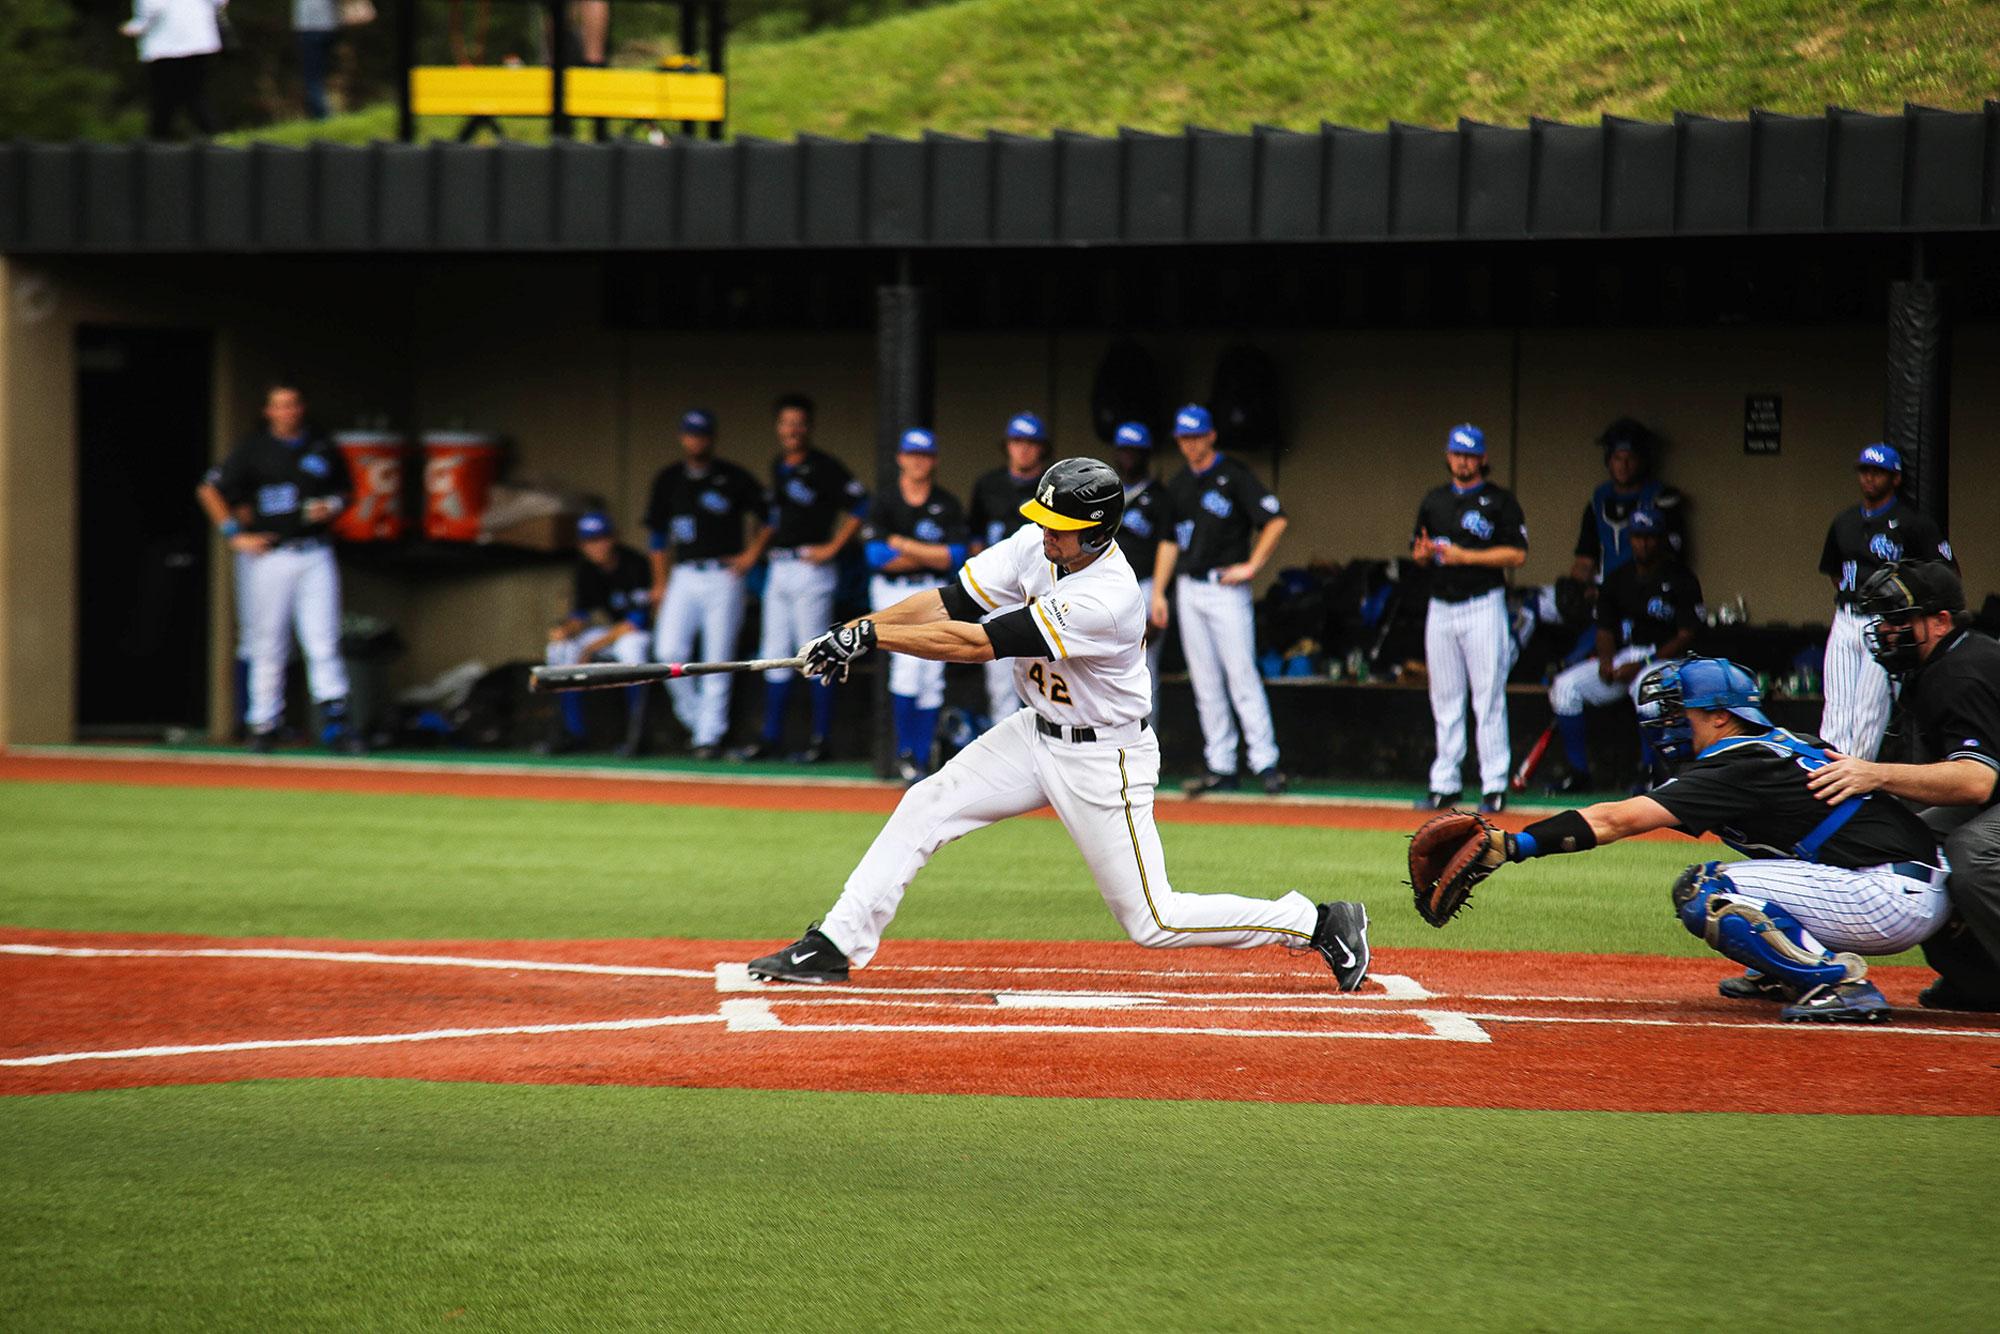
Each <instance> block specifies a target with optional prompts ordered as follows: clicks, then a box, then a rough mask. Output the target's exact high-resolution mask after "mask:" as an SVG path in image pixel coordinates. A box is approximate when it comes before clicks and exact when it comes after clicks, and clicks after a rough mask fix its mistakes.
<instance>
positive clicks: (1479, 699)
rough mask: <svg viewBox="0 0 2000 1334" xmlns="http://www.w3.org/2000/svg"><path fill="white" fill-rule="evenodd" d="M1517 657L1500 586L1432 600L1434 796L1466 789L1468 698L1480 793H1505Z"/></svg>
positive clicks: (1428, 651) (1427, 642)
mask: <svg viewBox="0 0 2000 1334" xmlns="http://www.w3.org/2000/svg"><path fill="white" fill-rule="evenodd" d="M1513 654H1514V639H1513V636H1512V635H1511V634H1509V633H1508V625H1507V594H1506V592H1505V590H1503V589H1498V588H1496V589H1493V590H1492V591H1490V592H1487V593H1482V594H1480V595H1479V596H1478V597H1476V598H1467V599H1466V600H1465V601H1463V602H1446V601H1444V600H1443V599H1441V598H1432V599H1431V605H1430V610H1429V614H1428V615H1426V616H1425V618H1424V661H1425V663H1426V665H1427V666H1428V668H1429V672H1430V690H1431V719H1432V722H1433V723H1434V724H1435V726H1436V728H1437V758H1435V759H1433V760H1432V761H1431V775H1430V782H1431V791H1433V792H1457V791H1458V790H1459V789H1460V788H1461V787H1462V786H1463V785H1464V780H1463V778H1462V777H1461V776H1460V773H1459V771H1460V769H1462V768H1463V767H1464V765H1465V703H1466V696H1467V694H1468V693H1470V695H1471V697H1472V714H1473V717H1474V718H1475V719H1477V721H1478V729H1477V730H1478V735H1479V790H1480V791H1481V792H1505V791H1506V790H1507V778H1508V770H1509V768H1510V766H1511V764H1512V761H1513V756H1512V753H1511V751H1510V749H1509V747H1508V744H1507V666H1508V664H1509V663H1510V662H1511V661H1512V660H1513ZM1593 670H1594V669H1593Z"/></svg>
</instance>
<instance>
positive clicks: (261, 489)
mask: <svg viewBox="0 0 2000 1334" xmlns="http://www.w3.org/2000/svg"><path fill="white" fill-rule="evenodd" d="M207 480H208V481H209V482H210V483H211V484H213V485H214V487H215V489H216V490H217V491H219V492H221V493H222V498H223V499H224V500H225V501H227V502H229V505H230V507H231V508H232V509H233V508H235V507H236V506H238V505H248V506H250V509H251V518H250V522H249V523H247V524H245V525H243V530H244V531H245V532H250V533H269V534H270V535H271V536H272V537H274V538H276V539H277V540H278V541H280V542H293V541H298V540H300V539H302V538H313V537H322V536H324V535H325V533H326V529H327V524H328V523H331V522H332V520H331V519H328V520H326V521H325V522H321V523H307V522H306V517H305V512H306V505H307V504H308V503H309V502H311V501H315V500H329V499H334V498H336V497H337V498H338V499H339V500H340V501H341V502H342V503H345V502H346V501H347V500H348V499H350V498H351V497H352V495H353V493H354V485H353V482H352V480H351V479H350V478H349V476H348V472H347V460H346V459H345V458H342V457H341V453H340V451H339V450H338V449H336V448H335V447H334V445H333V442H332V441H331V440H328V439H327V438H326V437H325V436H324V435H321V434H320V433H319V432H317V431H310V430H309V431H307V432H306V433H305V434H304V435H301V436H299V437H297V438H296V439H295V440H293V441H290V442H287V441H283V440H279V439H277V438H276V437H274V436H273V435H272V434H271V433H270V432H269V431H258V432H256V433H255V434H253V435H249V436H245V437H244V439H243V442H242V443H241V444H239V445H237V446H236V448H235V449H233V450H231V451H230V454H229V457H228V458H226V459H224V460H223V461H222V463H221V465H220V466H219V467H216V468H212V469H210V470H209V473H208V478H207Z"/></svg>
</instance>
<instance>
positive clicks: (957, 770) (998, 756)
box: [819, 709, 1317, 965]
mask: <svg viewBox="0 0 2000 1334" xmlns="http://www.w3.org/2000/svg"><path fill="white" fill-rule="evenodd" d="M1035 717H1036V715H1035V714H1034V712H1033V711H1032V710H1029V709H1021V710H1018V711H1016V712H1015V713H1014V714H1013V715H1012V716H1011V717H1009V718H1007V719H1006V720H1005V721H1003V722H1001V723H999V724H998V725H997V726H995V727H994V728H993V729H992V730H991V731H989V732H987V733H986V734H985V735H984V736H981V737H980V738H979V739H978V740H976V741H974V742H973V743H972V744H971V745H969V746H967V747H966V748H965V749H964V750H962V751H960V752H959V753H958V754H957V755H955V756H953V757H952V759H951V761H950V762H949V763H947V764H946V765H945V766H944V768H942V769H940V770H938V772H936V773H934V774H932V775H931V776H930V777H929V778H926V779H925V780H924V781H922V782H921V783H918V784H917V785H916V786H914V787H912V788H911V789H910V790H909V791H908V792H906V793H904V794H903V799H902V801H900V802H898V803H897V805H896V811H895V814H893V815H891V816H890V817H889V823H888V824H886V825H884V826H883V827H882V832H881V833H879V834H877V835H876V836H875V841H874V843H872V844H870V845H869V848H868V851H867V853H866V854H865V855H864V856H863V857H862V858H861V864H860V865H859V866H857V867H855V868H854V873H853V874H852V875H850V876H849V877H848V878H847V886H846V888H845V889H843V890H842V891H841V894H840V899H839V901H838V902H837V903H835V904H834V905H833V910H832V911H831V912H829V913H828V914H827V915H826V920H825V921H824V922H822V923H821V924H820V928H819V929H820V931H821V932H822V933H823V934H824V935H825V936H826V937H827V939H829V940H831V941H832V942H833V943H834V944H835V945H837V946H839V947H840V950H841V952H842V953H843V954H845V955H846V956H847V957H848V959H849V960H850V961H852V962H853V963H854V964H856V965H861V964H865V963H867V962H868V961H869V960H870V959H872V958H874V957H875V951H876V949H877V947H878V946H880V945H881V943H882V933H883V931H884V930H885V929H887V927H888V925H889V922H890V921H891V920H892V919H893V918H894V917H895V915H896V909H897V908H898V907H899V906H900V905H901V904H902V901H903V893H904V891H905V890H907V889H908V888H909V886H910V882H911V881H912V880H914V879H915V878H916V875H917V872H918V871H920V870H922V869H923V868H924V865H925V863H927V862H928V861H929V860H930V859H931V857H932V856H933V855H935V854H936V852H937V850H938V849H939V848H941V847H943V846H944V845H945V844H947V843H949V842H951V841H952V840H953V839H956V838H962V837H964V836H965V835H967V834H969V833H971V832H972V831H973V830H975V829H983V828H985V827H986V826H987V825H990V824H993V823H995V822H997V821H1000V820H1004V819H1006V818H1007V817H1008V816H1010V815H1023V814H1026V813H1027V812H1029V811H1033V810H1039V809H1040V808H1041V807H1043V806H1049V807H1052V808H1054V810H1055V814H1056V818H1057V819H1059V820H1061V821H1062V823H1063V828H1064V829H1066V830H1068V831H1069V836H1070V838H1071V839H1072V840H1074V841H1075V843H1076V847H1077V851H1079V852H1081V853H1082V854H1083V860H1084V862H1085V864H1087V865H1088V866H1089V867H1090V873H1091V875H1092V876H1093V877H1094V878H1095V879H1096V881H1097V891H1098V893H1100V894H1102V895H1103V896H1104V902H1105V906H1107V907H1108V908H1110V909H1111V915H1112V916H1113V917H1115V918H1117V919H1118V924H1119V925H1120V926H1122V927H1123V928H1124V929H1125V934H1126V935H1128V936H1130V937H1131V938H1132V940H1133V941H1134V942H1135V943H1137V944H1140V945H1144V946H1146V947H1148V948H1149V949H1173V948H1179V947H1181V946H1187V945H1212V946H1219V947H1222V948H1225V949H1248V948H1251V947H1253V946H1257V945H1278V944H1284V945H1292V946H1296V947H1303V946H1304V945H1306V944H1307V943H1308V942H1309V941H1310V940H1311V938H1312V930H1313V925H1314V923H1315V921H1316V917H1317V914H1316V911H1315V908H1314V905H1313V902H1312V900H1311V899H1308V898H1306V897H1305V896H1304V895H1303V894H1299V893H1297V892H1296V891H1294V892H1293V893H1290V894H1287V895H1285V896H1284V897H1283V898H1279V899H1253V898H1246V897H1244V896H1242V895H1237V894H1185V893H1180V892H1178V891H1176V890H1174V889H1173V888H1172V887H1170V886H1169V885H1168V883H1167V871H1166V862H1165V859H1164V856H1163V854H1162V853H1161V850H1160V836H1159V831H1158V830H1157V829H1155V828H1154V825H1153V788H1154V785H1155V784H1157V783H1158V782H1159V778H1160V747H1159V743H1158V741H1156V740H1155V739H1154V736H1153V733H1152V730H1151V729H1150V728H1142V727H1141V726H1140V725H1139V724H1137V723H1126V724H1124V725H1122V726H1119V727H1111V728H1099V729H1097V730H1098V736H1099V739H1098V740H1096V741H1090V742H1083V743H1078V742H1074V741H1069V740H1066V739H1058V738H1056V737H1050V736H1044V735H1043V734H1042V733H1041V732H1039V731H1037V730H1036V728H1035Z"/></svg>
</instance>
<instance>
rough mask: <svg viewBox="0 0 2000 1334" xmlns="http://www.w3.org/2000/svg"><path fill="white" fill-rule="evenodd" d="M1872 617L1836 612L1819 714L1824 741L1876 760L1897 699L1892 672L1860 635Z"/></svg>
mask: <svg viewBox="0 0 2000 1334" xmlns="http://www.w3.org/2000/svg"><path fill="white" fill-rule="evenodd" d="M1870 619H1871V618H1869V617H1866V616H1861V615H1858V614H1856V613H1855V612H1853V611H1851V610H1850V609H1848V608H1846V607H1836V608H1835V609H1834V613H1833V628H1832V629H1831V630H1830V631H1828V632H1827V636H1826V661H1825V663H1824V665H1823V667H1822V670H1821V672H1820V690H1821V691H1822V693H1824V694H1825V696H1826V703H1825V705H1824V706H1823V707H1822V708H1821V710H1820V716H1819V736H1820V740H1822V741H1824V742H1826V744H1827V745H1828V747H1830V748H1831V749H1833V750H1837V751H1839V752H1840V753H1841V754H1843V755H1853V756H1856V757H1857V758H1860V759H1864V760H1872V759H1874V758H1875V752H1876V751H1878V750H1880V749H1881V748H1882V734H1883V733H1884V732H1885V731H1887V730H1888V727H1889V708H1890V705H1891V703H1892V702H1893V700H1894V693H1893V691H1892V690H1891V689H1890V685H1889V673H1887V672H1885V671H1883V670H1882V665H1881V664H1880V663H1878V662H1876V661H1875V659H1874V658H1873V657H1872V656H1870V655H1869V652H1868V641H1867V640H1865V639H1863V638H1862V637H1861V631H1862V629H1863V628H1864V627H1865V626H1867V624H1868V622H1869V620H1870Z"/></svg>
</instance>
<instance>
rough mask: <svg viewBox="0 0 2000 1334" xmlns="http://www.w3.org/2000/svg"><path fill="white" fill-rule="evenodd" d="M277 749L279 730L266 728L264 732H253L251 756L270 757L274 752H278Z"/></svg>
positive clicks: (251, 735) (251, 736)
mask: <svg viewBox="0 0 2000 1334" xmlns="http://www.w3.org/2000/svg"><path fill="white" fill-rule="evenodd" d="M277 748H278V729H277V728H275V727H271V728H266V729H265V730H264V731H261V732H252V733H251V734H250V753H251V754H253V755H269V754H270V753H271V752H272V751H274V750H276V749H277Z"/></svg>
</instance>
